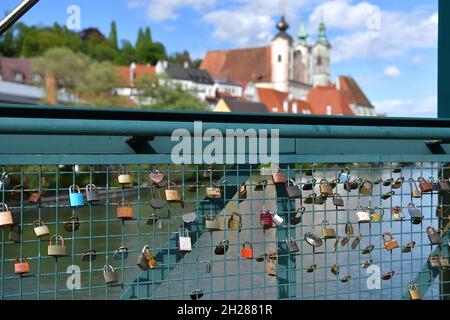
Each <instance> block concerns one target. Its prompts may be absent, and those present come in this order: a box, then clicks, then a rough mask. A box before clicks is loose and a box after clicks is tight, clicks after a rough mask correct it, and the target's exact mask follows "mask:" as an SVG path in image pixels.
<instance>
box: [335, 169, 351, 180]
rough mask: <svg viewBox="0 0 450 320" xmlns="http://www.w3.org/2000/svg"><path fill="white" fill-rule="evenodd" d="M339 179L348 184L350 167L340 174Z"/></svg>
mask: <svg viewBox="0 0 450 320" xmlns="http://www.w3.org/2000/svg"><path fill="white" fill-rule="evenodd" d="M338 178H339V181H340V182H343V183H345V182H348V181H349V180H350V170H349V169H348V167H346V168H345V169H342V170H341V173H340V174H339V177H338Z"/></svg>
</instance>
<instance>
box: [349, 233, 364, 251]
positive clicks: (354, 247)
mask: <svg viewBox="0 0 450 320" xmlns="http://www.w3.org/2000/svg"><path fill="white" fill-rule="evenodd" d="M362 238H363V235H362V234H360V235H359V236H357V237H356V238H355V240H353V242H352V246H351V247H352V249H353V250H355V249H356V248H358V246H359V244H360V243H361V240H362Z"/></svg>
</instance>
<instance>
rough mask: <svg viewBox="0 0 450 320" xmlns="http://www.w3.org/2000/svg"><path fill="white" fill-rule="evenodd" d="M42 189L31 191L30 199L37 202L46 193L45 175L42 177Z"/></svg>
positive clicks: (34, 202) (31, 201)
mask: <svg viewBox="0 0 450 320" xmlns="http://www.w3.org/2000/svg"><path fill="white" fill-rule="evenodd" d="M41 186H42V188H41V190H39V191H34V192H32V193H31V195H30V197H29V198H28V201H29V202H30V203H33V204H36V203H38V202H39V201H41V197H42V195H43V194H44V189H45V176H44V177H42V178H41Z"/></svg>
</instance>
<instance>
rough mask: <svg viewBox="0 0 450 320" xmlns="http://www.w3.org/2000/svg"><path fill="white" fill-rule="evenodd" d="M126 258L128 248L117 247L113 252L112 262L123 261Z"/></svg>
mask: <svg viewBox="0 0 450 320" xmlns="http://www.w3.org/2000/svg"><path fill="white" fill-rule="evenodd" d="M126 258H128V248H127V247H119V248H118V249H116V250H114V252H113V259H114V260H123V259H126Z"/></svg>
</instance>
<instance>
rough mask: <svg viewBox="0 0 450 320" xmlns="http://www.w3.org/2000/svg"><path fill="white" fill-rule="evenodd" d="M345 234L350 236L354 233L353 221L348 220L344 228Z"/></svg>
mask: <svg viewBox="0 0 450 320" xmlns="http://www.w3.org/2000/svg"><path fill="white" fill-rule="evenodd" d="M344 231H345V234H346V235H348V236H352V235H353V225H352V223H351V222H347V223H346V224H345V228H344Z"/></svg>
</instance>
